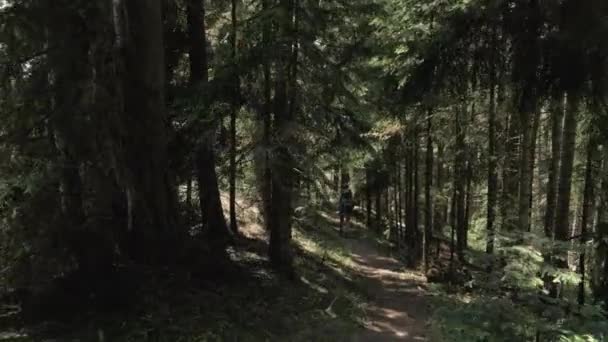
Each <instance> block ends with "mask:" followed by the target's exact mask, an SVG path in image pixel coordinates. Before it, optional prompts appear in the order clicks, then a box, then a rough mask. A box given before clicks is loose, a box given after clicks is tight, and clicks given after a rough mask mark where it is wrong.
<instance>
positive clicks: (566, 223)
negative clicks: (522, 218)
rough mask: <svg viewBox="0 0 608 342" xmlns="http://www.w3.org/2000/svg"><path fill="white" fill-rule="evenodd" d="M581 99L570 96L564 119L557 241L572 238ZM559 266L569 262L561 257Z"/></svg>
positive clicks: (556, 217)
mask: <svg viewBox="0 0 608 342" xmlns="http://www.w3.org/2000/svg"><path fill="white" fill-rule="evenodd" d="M578 105H579V99H578V97H577V95H576V94H574V93H569V94H568V106H567V110H566V116H565V118H564V129H563V146H562V151H561V156H560V159H561V167H560V172H559V182H558V192H557V193H558V196H557V212H556V214H555V239H556V240H558V241H568V240H569V238H570V229H569V228H570V199H571V189H572V170H573V165H574V152H575V147H576V126H577V119H576V116H577V114H578ZM559 259H560V260H558V266H560V267H567V266H568V260H567V258H566V256H565V255H560V256H559Z"/></svg>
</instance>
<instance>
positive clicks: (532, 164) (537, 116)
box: [527, 108, 540, 232]
mask: <svg viewBox="0 0 608 342" xmlns="http://www.w3.org/2000/svg"><path fill="white" fill-rule="evenodd" d="M539 126H540V110H538V108H537V110H536V112H535V113H534V122H533V124H532V132H531V138H530V139H531V142H530V152H529V153H530V167H529V171H528V172H529V174H530V182H529V184H528V188H529V189H530V198H529V201H528V228H527V231H528V232H530V231H531V230H532V209H533V204H534V191H533V189H534V168H535V166H536V146H537V145H538V144H537V142H538V130H539Z"/></svg>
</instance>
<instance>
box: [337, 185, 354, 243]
mask: <svg viewBox="0 0 608 342" xmlns="http://www.w3.org/2000/svg"><path fill="white" fill-rule="evenodd" d="M338 204H339V212H340V234H342V232H343V227H344V225H346V226H347V227H348V226H349V225H350V215H351V214H352V212H353V193H352V192H351V191H350V188H349V187H348V185H344V186H343V187H342V192H341V193H340V200H339V202H338Z"/></svg>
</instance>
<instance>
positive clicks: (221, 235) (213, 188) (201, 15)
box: [187, 0, 229, 250]
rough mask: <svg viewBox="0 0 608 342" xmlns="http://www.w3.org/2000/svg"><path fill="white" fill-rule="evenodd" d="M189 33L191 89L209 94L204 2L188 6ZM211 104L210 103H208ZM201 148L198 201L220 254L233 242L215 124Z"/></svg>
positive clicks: (198, 151)
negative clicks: (223, 198) (222, 194)
mask: <svg viewBox="0 0 608 342" xmlns="http://www.w3.org/2000/svg"><path fill="white" fill-rule="evenodd" d="M187 17H188V33H189V44H190V51H189V52H190V85H191V87H193V89H203V90H207V86H208V71H207V70H208V65H207V49H206V45H207V38H206V37H207V35H206V31H205V6H204V2H203V0H189V1H188V3H187ZM207 100H208V101H209V99H207ZM213 121H214V122H213V123H212V125H211V127H210V128H207V129H206V132H205V133H204V134H203V137H202V138H201V142H200V143H199V145H198V146H197V149H196V152H195V154H196V156H195V164H196V176H197V182H198V197H199V205H200V210H201V216H202V219H203V226H204V227H205V229H206V230H207V232H208V233H209V235H210V238H211V239H212V240H213V242H212V244H213V246H214V247H217V248H218V250H221V249H223V247H224V246H225V244H226V243H227V242H228V240H229V233H228V227H227V225H226V220H225V218H224V210H223V208H222V201H221V199H220V191H219V185H218V181H217V173H216V171H215V147H214V146H215V127H216V125H217V123H216V122H215V120H213Z"/></svg>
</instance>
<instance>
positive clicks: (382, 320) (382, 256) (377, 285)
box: [346, 239, 428, 341]
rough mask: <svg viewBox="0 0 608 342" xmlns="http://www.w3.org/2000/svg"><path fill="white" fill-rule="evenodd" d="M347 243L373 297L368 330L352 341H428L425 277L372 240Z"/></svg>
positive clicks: (367, 324) (370, 305) (368, 308)
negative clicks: (409, 268)
mask: <svg viewBox="0 0 608 342" xmlns="http://www.w3.org/2000/svg"><path fill="white" fill-rule="evenodd" d="M346 244H347V246H348V247H349V249H350V250H351V251H352V253H353V259H354V260H355V262H356V264H357V268H358V269H359V270H360V274H361V276H362V278H363V281H364V282H366V283H367V284H366V286H368V289H369V291H370V294H371V295H372V298H373V300H372V302H370V303H369V304H368V307H367V308H366V313H367V323H366V324H365V330H364V331H363V332H360V333H357V334H356V335H355V336H352V338H351V341H428V338H427V337H426V334H425V330H426V320H427V317H428V307H427V304H426V300H425V298H424V296H425V290H424V286H425V277H424V276H423V275H422V274H420V273H417V272H414V271H410V270H406V269H405V268H404V266H403V264H402V263H401V262H399V261H397V260H395V259H394V258H392V257H390V256H388V255H386V254H387V253H384V252H382V251H380V249H379V248H378V247H377V246H375V245H374V244H373V243H372V242H370V241H366V240H360V239H347V240H346Z"/></svg>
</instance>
